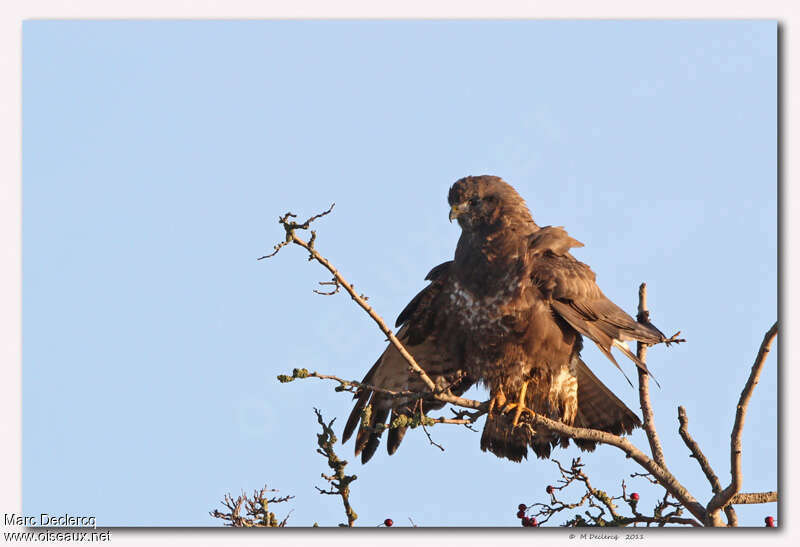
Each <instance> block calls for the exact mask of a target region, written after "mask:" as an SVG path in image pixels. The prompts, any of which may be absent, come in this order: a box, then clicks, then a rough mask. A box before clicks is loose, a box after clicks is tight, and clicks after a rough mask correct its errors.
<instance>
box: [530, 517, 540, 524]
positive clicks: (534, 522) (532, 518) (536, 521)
mask: <svg viewBox="0 0 800 547" xmlns="http://www.w3.org/2000/svg"><path fill="white" fill-rule="evenodd" d="M528 522H529V523H530V526H539V521H538V520H536V517H531V519H530V520H529V521H528Z"/></svg>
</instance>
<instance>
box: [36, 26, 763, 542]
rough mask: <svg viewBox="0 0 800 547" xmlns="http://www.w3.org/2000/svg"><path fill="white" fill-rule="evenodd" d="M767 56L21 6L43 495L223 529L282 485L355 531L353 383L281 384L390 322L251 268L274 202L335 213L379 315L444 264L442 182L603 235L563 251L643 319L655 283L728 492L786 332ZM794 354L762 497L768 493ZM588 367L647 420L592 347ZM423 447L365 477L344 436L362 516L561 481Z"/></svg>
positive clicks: (728, 46) (654, 355) (334, 361)
mask: <svg viewBox="0 0 800 547" xmlns="http://www.w3.org/2000/svg"><path fill="white" fill-rule="evenodd" d="M776 68H777V56H776V24H775V23H774V22H771V21H718V22H711V21H682V22H678V21H669V22H656V21H648V22H644V21H636V22H634V21H626V22H621V21H620V22H615V21H541V22H533V21H493V22H486V21H436V22H434V21H393V22H385V21H352V22H347V21H337V22H333V21H272V22H268V21H224V22H223V21H204V22H200V21H180V22H179V21H147V22H145V21H135V22H134V21H116V22H110V21H102V22H101V21H94V22H88V21H70V22H64V21H28V22H26V23H25V25H24V28H23V204H24V206H23V207H24V208H23V253H24V255H23V508H24V511H25V513H26V514H38V513H39V512H45V511H46V512H49V513H52V514H57V513H64V512H68V513H70V514H81V513H83V514H94V515H96V516H97V519H98V525H104V526H111V525H147V526H171V525H180V526H193V525H213V526H216V525H217V524H218V523H217V522H216V521H214V519H211V518H210V517H209V516H208V511H209V510H212V509H214V508H217V507H219V504H218V501H219V500H220V499H221V498H222V496H223V495H224V494H225V493H227V492H229V491H231V492H234V493H237V492H239V491H241V490H242V489H245V490H248V491H252V490H253V489H254V488H257V487H260V486H262V485H264V484H265V483H266V484H267V485H269V486H270V487H272V488H278V489H280V490H281V492H282V493H286V494H293V495H295V496H296V498H295V499H294V500H292V502H290V503H289V504H286V506H287V507H286V509H287V510H288V509H293V513H292V516H291V519H290V523H291V524H293V525H305V526H307V525H311V524H312V523H314V522H318V523H320V524H321V525H326V526H331V525H333V526H335V525H336V524H337V523H339V522H342V521H343V519H344V514H343V511H342V509H341V505H340V503H339V502H338V499H336V498H334V497H331V496H321V495H319V494H318V493H317V491H316V490H315V489H314V485H317V486H324V484H323V482H324V481H323V480H322V479H320V478H319V474H320V473H321V472H327V467H326V465H325V461H324V460H323V459H322V458H321V457H320V456H319V455H317V454H316V453H315V452H314V448H315V443H316V433H317V431H318V427H317V424H316V419H315V416H314V413H313V410H312V407H314V406H316V407H318V408H320V409H321V410H322V411H323V413H324V415H325V416H326V417H328V418H329V419H331V418H334V417H336V418H337V421H336V425H337V429H338V431H341V426H342V425H343V422H344V420H345V419H346V416H347V414H348V412H349V408H350V406H351V404H350V399H349V397H347V396H346V395H343V394H340V393H335V392H334V391H333V386H332V385H327V384H323V383H322V382H319V381H306V382H295V383H292V384H287V385H281V384H279V383H278V382H277V381H276V380H275V376H276V375H277V374H281V373H285V372H288V371H291V369H292V368H294V367H305V368H308V369H313V370H318V371H320V372H325V373H332V374H337V375H339V376H342V377H347V378H352V379H360V378H361V377H362V376H363V374H364V373H365V372H366V370H368V368H369V367H370V366H371V365H372V363H373V362H374V360H375V358H376V357H377V356H378V355H379V354H380V352H381V351H382V349H383V347H384V341H383V337H382V335H381V334H380V333H379V332H378V331H377V330H376V329H375V327H374V325H373V324H372V323H371V321H370V320H369V318H367V316H366V315H365V314H363V312H362V311H361V310H359V309H358V308H356V307H355V306H354V305H353V303H352V301H351V300H350V299H349V298H347V297H346V296H340V295H337V296H336V297H321V296H318V295H315V294H313V293H312V289H314V288H316V283H317V282H318V281H323V280H327V279H328V277H329V276H328V275H326V272H325V271H324V270H322V269H321V267H320V266H319V265H316V264H312V263H308V262H307V261H306V257H305V255H304V254H303V253H301V252H300V250H299V249H295V248H289V249H285V250H284V251H282V252H281V254H280V255H278V257H276V258H274V259H272V260H270V261H266V262H265V261H261V262H258V261H256V258H257V257H258V256H261V255H263V254H265V253H266V252H268V251H270V250H271V248H272V246H273V245H274V244H275V243H276V242H277V241H279V240H280V239H281V235H282V231H281V229H280V227H279V226H278V225H277V223H276V219H277V217H278V216H279V215H280V214H283V213H284V212H285V211H287V210H292V211H294V212H296V213H298V214H299V215H300V216H301V217H303V216H308V215H310V214H312V213H314V212H319V211H321V210H323V209H324V208H327V207H328V206H329V205H330V203H331V202H334V201H335V202H336V203H337V206H336V209H335V211H334V213H333V214H332V215H330V216H328V217H326V218H325V219H323V220H321V221H320V222H319V224H318V226H317V230H318V239H317V247H318V249H319V250H320V251H321V252H322V253H323V254H325V255H326V256H328V257H329V258H330V259H331V260H332V261H333V262H334V264H336V265H337V266H338V267H339V269H340V271H341V272H342V273H343V274H344V275H345V276H346V277H347V278H348V279H350V281H352V282H353V283H355V285H356V287H357V289H358V290H359V291H360V292H364V293H366V294H367V295H369V296H370V303H371V304H372V305H373V306H374V307H375V309H376V310H377V311H378V312H379V313H381V314H382V315H383V316H384V317H385V318H386V319H387V321H390V322H392V323H393V321H394V318H395V317H396V315H397V313H399V311H400V310H401V309H402V308H403V306H404V305H405V304H406V302H407V301H408V300H409V299H410V298H411V297H413V296H414V294H416V292H417V291H418V290H419V289H420V288H421V287H422V286H423V285H424V281H423V277H424V276H425V274H426V273H427V272H428V270H429V269H430V267H432V266H433V265H436V264H438V263H440V262H442V261H444V260H447V259H449V258H450V257H451V256H452V253H453V249H454V247H455V242H456V240H457V238H458V235H459V234H458V228H457V226H456V225H455V224H453V225H451V224H449V223H448V222H447V218H446V217H447V203H446V194H447V189H448V187H449V185H450V184H452V182H454V181H455V180H456V179H458V178H460V177H461V176H464V175H467V174H481V173H491V174H497V175H500V176H502V177H504V178H505V179H506V180H507V181H508V182H510V183H511V184H512V185H514V186H515V187H516V188H517V190H518V191H519V192H520V193H521V194H522V196H523V197H524V198H525V199H526V201H527V203H528V205H529V207H530V208H531V211H532V213H533V216H534V218H535V219H536V220H537V222H539V224H541V225H546V224H554V225H563V226H565V227H566V229H567V230H568V231H569V232H570V234H571V235H572V236H573V237H575V238H577V239H578V240H580V241H582V242H583V243H585V245H586V246H585V247H584V248H582V249H578V250H576V252H575V255H576V257H577V258H578V259H580V260H583V261H585V262H586V263H588V264H589V265H591V266H592V268H593V269H594V271H595V272H596V273H597V278H598V283H599V284H600V286H601V288H602V289H603V290H604V291H605V292H606V294H607V295H608V296H609V297H611V298H612V299H613V300H614V301H615V302H617V303H618V304H619V305H621V306H622V307H623V308H625V309H626V310H628V311H629V312H633V311H634V310H635V306H636V292H637V287H638V284H639V283H640V282H642V281H646V282H647V283H648V287H649V304H650V307H651V310H652V318H653V321H654V323H655V324H656V325H658V326H659V327H660V328H661V329H662V330H663V331H664V332H668V333H670V334H671V333H672V332H674V331H676V330H681V331H682V332H683V335H684V336H685V337H686V338H687V339H688V343H687V344H685V345H682V346H679V347H673V348H669V349H667V348H664V347H657V348H654V349H652V350H651V351H650V354H649V364H650V367H651V369H652V370H653V371H654V373H655V374H656V376H657V378H658V379H659V381H660V382H661V386H662V388H661V389H660V390H658V389H656V390H654V393H653V397H654V405H655V411H656V419H657V426H658V427H659V430H660V431H661V436H662V441H663V443H664V448H665V451H666V454H667V458H668V462H669V464H670V467H671V469H672V471H673V472H674V473H675V474H676V475H677V477H678V478H679V479H680V480H681V482H682V483H683V484H684V485H686V486H687V487H688V488H689V489H690V491H692V492H693V493H694V494H695V496H696V497H698V499H699V500H700V501H701V502H705V501H707V500H708V498H709V497H710V489H709V487H708V485H707V482H706V481H705V478H704V476H703V475H702V473H701V471H700V470H699V468H698V466H697V465H696V462H694V461H693V460H691V459H689V458H687V454H688V451H687V449H686V448H685V446H684V445H683V443H682V441H681V440H680V438H679V437H678V435H677V433H676V430H677V418H676V408H677V406H678V405H679V404H681V405H684V406H685V407H686V409H687V411H688V414H689V417H690V419H691V424H690V428H691V431H692V432H693V434H694V435H695V438H696V439H697V440H698V442H699V443H700V444H701V446H702V447H703V448H704V450H705V453H706V455H707V456H708V457H709V459H710V461H711V462H712V464H713V465H714V466H715V468H716V471H717V473H718V475H719V476H720V478H721V480H722V481H723V483H725V482H727V480H728V478H729V473H728V462H729V455H728V445H729V436H730V429H731V426H732V423H733V418H734V413H735V406H736V401H737V399H738V397H739V393H740V391H741V389H742V386H743V385H744V382H745V380H746V379H747V376H748V374H749V370H750V366H751V364H752V362H753V358H754V356H755V352H756V349H757V347H758V344H759V343H760V341H761V339H762V337H763V334H764V332H765V331H766V330H767V329H768V328H769V327H770V326H771V325H772V323H773V322H774V321H775V320H776V318H777V184H776V179H777V165H776V156H777V148H776V134H777V126H776V113H777V104H776V93H777V91H776ZM777 350H778V345H777V344H776V346H775V347H774V349H773V353H772V355H771V356H770V357H769V361H768V364H767V367H766V369H765V371H764V373H763V375H762V377H761V382H760V383H759V385H758V388H757V390H756V392H755V395H754V397H753V399H752V401H751V404H750V410H749V413H748V420H747V425H746V429H745V433H744V438H743V440H744V447H745V452H744V472H745V485H744V489H745V491H762V490H773V489H775V488H776V487H777V485H778V476H777V475H778V473H777V424H778V417H777V383H776V382H777V359H776V355H777ZM584 360H585V361H586V362H587V363H588V364H589V365H590V366H591V367H592V369H593V370H594V371H595V372H596V373H597V374H598V375H599V376H600V377H601V378H602V379H603V380H604V382H606V384H607V385H608V386H609V387H611V388H612V389H613V390H614V391H615V392H616V393H618V394H619V396H620V397H621V398H622V399H623V400H624V401H626V402H627V404H628V405H629V406H630V407H631V408H634V409H637V410H638V404H637V400H636V392H635V390H633V389H631V388H630V387H629V386H628V385H627V383H626V382H625V380H624V378H622V376H621V375H620V374H619V373H618V372H617V371H616V370H615V369H614V368H613V366H612V365H610V363H608V362H607V361H606V360H605V358H604V357H602V355H600V354H599V352H597V351H595V350H594V349H592V348H589V347H587V348H586V350H585V351H584ZM621 364H623V366H628V368H627V371H628V374H629V375H630V376H631V377H634V376H635V374H634V371H633V367H632V366H631V365H629V364H628V363H622V362H621ZM469 395H470V396H472V397H474V398H478V399H485V398H486V393H485V392H483V391H479V390H475V391H472V392H470V394H469ZM431 433H432V434H433V436H434V439H435V440H436V441H437V442H438V443H440V444H442V445H443V446H445V448H446V450H445V452H440V451H439V450H438V449H436V448H435V447H432V446H430V444H429V443H428V441H427V439H426V438H425V436H424V434H423V433H422V432H420V431H411V432H409V434H408V435H407V436H406V439H405V440H404V442H403V445H402V446H401V448H400V450H399V451H398V452H397V453H396V454H395V455H394V456H391V457H389V456H388V455H387V454H386V452H385V450H384V449H383V448H381V449H380V450H379V451H378V453H377V454H376V456H375V457H374V458H373V460H372V461H371V462H370V463H369V464H368V465H366V466H362V465H361V464H360V463H359V462H357V461H356V460H355V459H354V458H352V457H351V456H352V444H348V445H344V446H341V445H340V449H339V453H340V455H342V456H343V457H346V458H348V459H349V460H351V462H352V463H351V464H350V466H349V471H350V472H351V473H353V472H354V473H356V474H357V475H358V477H359V478H358V480H357V481H355V482H354V483H353V484H352V490H353V493H352V502H353V505H354V507H355V509H356V511H357V512H358V514H359V516H360V518H359V520H358V521H357V524H358V525H362V526H369V525H376V524H378V523H379V522H382V521H383V519H384V518H386V517H391V518H393V520H394V521H395V523H397V525H406V524H407V523H408V517H411V518H412V519H413V520H414V522H416V523H417V524H419V525H421V526H517V525H518V520H517V519H516V518H515V516H514V513H515V512H516V506H517V504H518V503H521V502H524V503H533V502H536V501H544V499H545V495H544V488H545V486H546V485H547V484H550V483H552V482H554V481H555V480H556V479H557V471H556V469H555V466H554V464H552V463H548V462H545V461H538V460H529V461H527V462H525V463H523V464H513V463H510V462H507V461H501V460H498V459H496V458H494V457H493V456H491V455H489V454H486V453H482V452H481V451H480V449H479V446H478V445H479V435H478V434H474V433H471V432H469V431H466V430H464V429H462V428H456V427H451V426H447V427H445V426H437V427H435V428H434V429H433V430H432V431H431ZM632 438H633V440H634V442H635V443H636V444H637V445H638V446H640V447H644V446H646V441H645V438H644V435H643V434H642V433H641V432H637V433H636V434H634V435H633V437H632ZM578 455H582V457H583V460H584V462H585V463H586V464H587V471H588V473H589V474H590V476H591V477H592V480H593V483H594V484H595V485H596V486H598V487H602V488H604V489H606V490H609V491H611V492H612V493H616V492H618V490H619V482H620V479H621V478H625V479H626V483H627V484H628V486H629V491H630V490H631V489H635V490H637V491H639V492H641V493H642V502H640V507H641V508H643V509H649V508H651V507H652V506H653V505H654V504H655V502H656V496H657V491H656V490H653V489H650V488H649V487H648V485H647V484H646V483H645V481H644V480H643V479H631V478H630V477H629V476H628V475H629V474H630V473H633V472H636V471H639V469H638V468H637V467H636V466H635V465H633V464H632V463H631V462H629V461H626V460H625V459H624V458H623V457H621V454H620V453H619V452H618V451H616V450H615V449H612V448H601V449H599V450H598V451H596V452H595V453H593V454H582V453H580V452H579V451H577V450H576V449H574V448H570V449H568V450H564V451H560V452H556V453H555V454H554V456H555V457H556V458H558V459H559V460H560V461H562V463H566V462H568V461H569V460H570V458H572V457H575V456H578ZM739 514H740V519H741V520H742V523H743V524H751V525H756V526H758V525H761V524H762V523H763V517H764V516H765V515H767V514H771V515H776V514H777V508H776V507H775V505H774V504H772V505H768V506H758V507H745V506H743V507H741V508H739ZM279 515H280V512H279Z"/></svg>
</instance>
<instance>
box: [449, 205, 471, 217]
mask: <svg viewBox="0 0 800 547" xmlns="http://www.w3.org/2000/svg"><path fill="white" fill-rule="evenodd" d="M468 206H469V202H468V201H465V202H464V203H458V204H456V205H451V206H450V216H449V218H450V222H453V220H455V219H457V218H458V216H459V215H461V214H462V213H464V211H466V210H467V207H468Z"/></svg>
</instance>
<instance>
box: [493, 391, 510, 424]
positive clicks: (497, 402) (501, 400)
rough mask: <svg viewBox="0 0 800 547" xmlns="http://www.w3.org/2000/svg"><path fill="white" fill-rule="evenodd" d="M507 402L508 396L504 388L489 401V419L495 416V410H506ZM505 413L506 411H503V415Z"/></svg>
mask: <svg viewBox="0 0 800 547" xmlns="http://www.w3.org/2000/svg"><path fill="white" fill-rule="evenodd" d="M506 401H507V399H506V394H505V393H503V389H502V388H501V389H498V390H497V392H496V393H495V394H494V395H492V398H491V399H489V418H491V417H492V415H493V414H494V410H495V409H496V408H504V407H505V405H506ZM504 412H505V410H503V411H501V413H504Z"/></svg>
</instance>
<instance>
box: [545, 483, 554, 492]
mask: <svg viewBox="0 0 800 547" xmlns="http://www.w3.org/2000/svg"><path fill="white" fill-rule="evenodd" d="M545 490H547V493H548V494H552V493H553V490H555V488H553V487H552V485H549V484H548V485H547V488H545Z"/></svg>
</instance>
